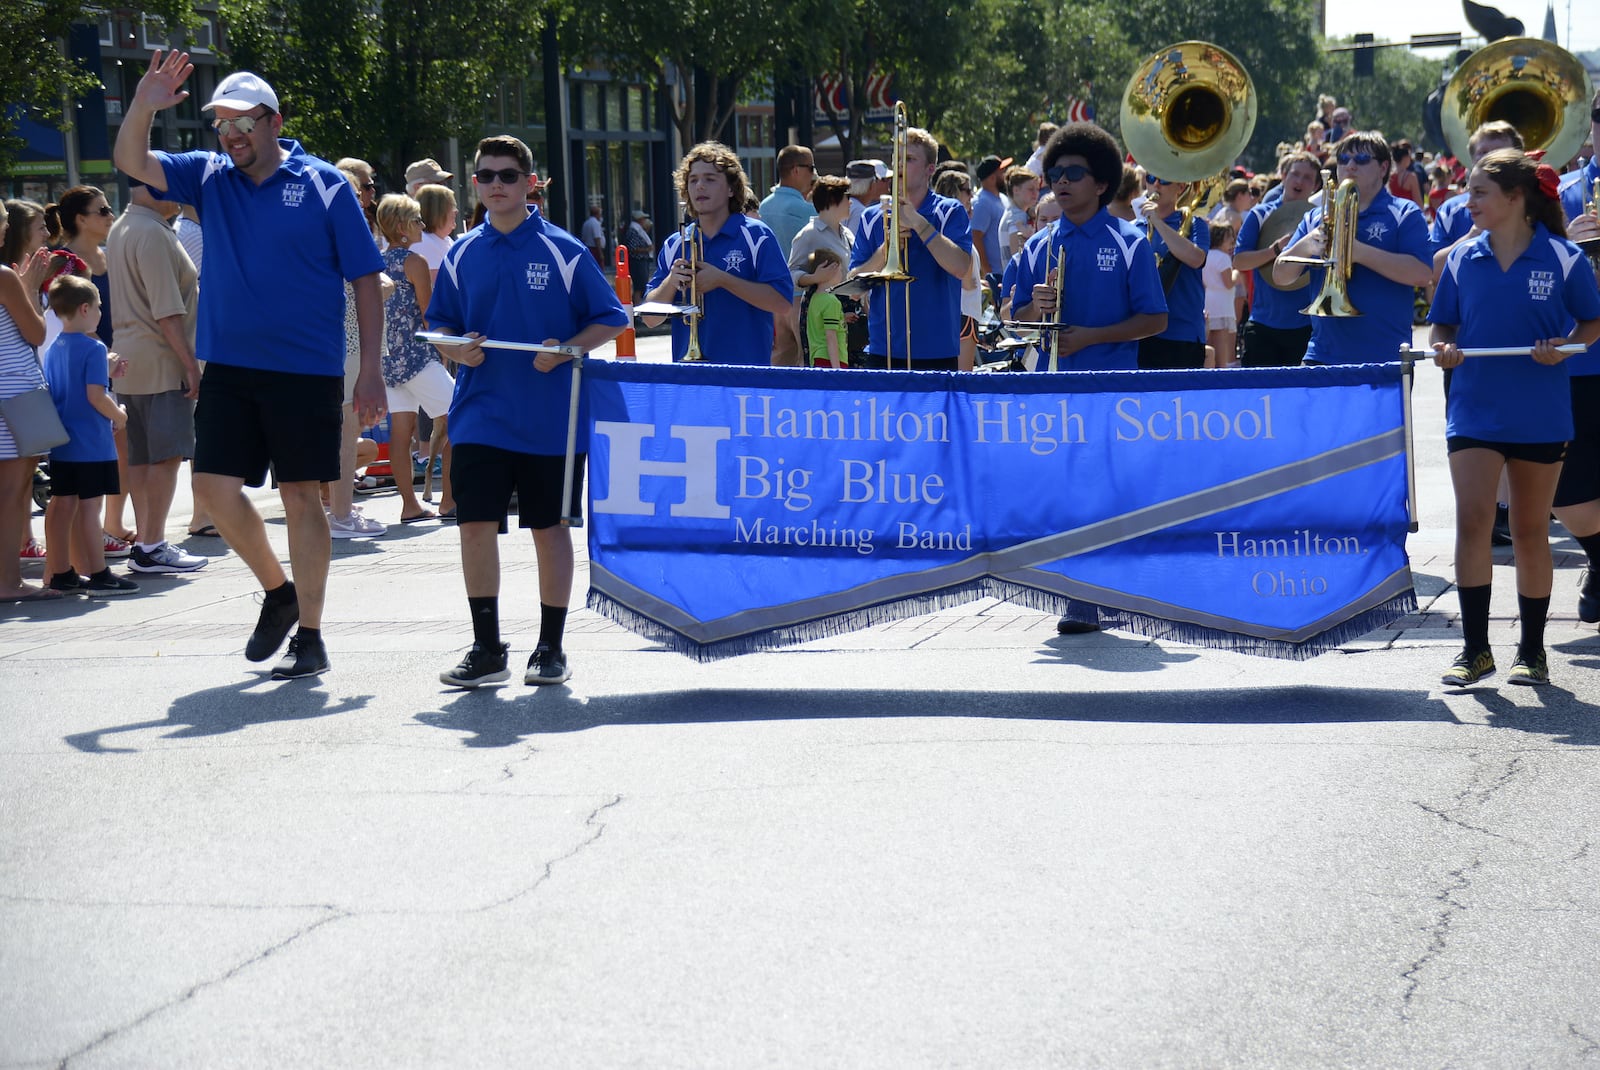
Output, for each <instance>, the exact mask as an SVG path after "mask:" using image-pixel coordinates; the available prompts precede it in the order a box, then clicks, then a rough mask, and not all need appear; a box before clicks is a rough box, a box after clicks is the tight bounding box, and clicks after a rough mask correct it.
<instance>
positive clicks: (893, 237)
mask: <svg viewBox="0 0 1600 1070" xmlns="http://www.w3.org/2000/svg"><path fill="white" fill-rule="evenodd" d="M910 125H911V124H910V122H909V120H908V119H907V116H906V105H905V101H903V100H897V101H895V102H894V143H893V153H892V156H893V162H892V164H891V166H892V167H893V168H894V175H893V176H892V177H891V178H890V179H889V192H888V193H887V194H885V195H884V196H883V197H881V198H879V202H878V203H879V210H880V211H881V212H882V213H883V244H884V248H885V250H886V252H885V256H884V263H883V267H882V268H880V269H879V270H877V271H867V272H862V273H861V274H860V275H858V276H856V277H857V278H859V279H861V280H863V281H865V282H866V283H867V284H868V285H878V284H880V283H881V284H883V345H884V366H885V367H890V366H892V364H893V362H894V318H893V317H892V316H891V315H890V313H891V312H892V310H893V309H892V306H893V302H891V301H890V300H889V285H888V284H890V283H896V282H898V283H900V284H901V289H900V296H901V301H902V303H903V304H904V305H905V347H904V348H905V354H906V370H907V371H910V370H911V284H912V283H913V282H915V281H916V280H915V279H914V278H913V277H912V276H911V275H910V274H909V273H908V272H907V271H906V267H905V249H904V247H903V242H902V241H901V238H900V203H901V201H903V200H904V199H905V173H906V131H907V130H908V129H909V128H910Z"/></svg>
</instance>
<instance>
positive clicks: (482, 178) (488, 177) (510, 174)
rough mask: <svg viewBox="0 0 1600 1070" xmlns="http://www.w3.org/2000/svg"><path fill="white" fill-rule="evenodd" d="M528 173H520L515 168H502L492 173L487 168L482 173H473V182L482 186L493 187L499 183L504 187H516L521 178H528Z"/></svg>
mask: <svg viewBox="0 0 1600 1070" xmlns="http://www.w3.org/2000/svg"><path fill="white" fill-rule="evenodd" d="M527 176H528V172H526V171H519V170H517V169H516V168H515V167H502V168H501V169H500V170H498V171H491V170H489V169H488V168H487V167H485V168H484V169H483V170H481V171H474V172H472V181H474V182H476V183H477V184H478V185H480V186H488V185H492V184H494V183H495V182H497V181H498V182H499V183H500V184H501V185H504V186H511V185H515V184H516V182H517V180H518V179H519V178H526V177H527Z"/></svg>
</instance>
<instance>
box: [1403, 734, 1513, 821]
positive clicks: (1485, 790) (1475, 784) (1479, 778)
mask: <svg viewBox="0 0 1600 1070" xmlns="http://www.w3.org/2000/svg"><path fill="white" fill-rule="evenodd" d="M1481 757H1482V755H1481V752H1479V751H1468V752H1467V754H1466V758H1467V760H1468V761H1470V762H1472V763H1473V769H1472V780H1471V781H1470V782H1469V783H1468V784H1467V786H1466V787H1464V788H1462V789H1461V790H1460V791H1458V792H1456V794H1455V797H1454V798H1453V799H1451V800H1450V805H1449V806H1444V807H1439V806H1430V805H1428V804H1427V803H1425V802H1421V801H1419V800H1412V802H1413V805H1415V806H1416V807H1417V808H1418V809H1419V810H1421V811H1423V812H1424V813H1428V814H1432V815H1433V816H1434V817H1437V818H1438V819H1439V820H1440V821H1443V822H1445V823H1446V824H1448V825H1455V826H1457V827H1458V828H1463V829H1466V830H1467V831H1469V832H1477V833H1481V834H1483V835H1485V836H1489V837H1492V838H1493V839H1496V840H1507V841H1509V842H1513V843H1514V842H1517V841H1515V840H1514V839H1512V838H1511V837H1508V836H1503V835H1501V834H1500V833H1498V832H1495V831H1494V830H1493V829H1489V828H1485V827H1484V826H1482V825H1474V824H1473V823H1472V822H1470V821H1467V820H1464V819H1463V818H1461V817H1458V816H1456V815H1457V814H1458V813H1460V812H1461V811H1462V810H1467V809H1473V810H1478V809H1482V808H1483V807H1484V806H1486V805H1487V804H1488V803H1489V800H1490V799H1492V798H1493V797H1494V796H1495V795H1496V793H1498V792H1499V791H1500V790H1501V789H1502V788H1504V787H1505V786H1506V785H1507V784H1509V783H1511V781H1512V780H1514V779H1516V777H1517V776H1518V775H1519V774H1520V773H1522V772H1523V770H1524V768H1525V767H1524V766H1523V764H1522V757H1521V756H1520V755H1518V756H1516V757H1513V758H1510V759H1509V760H1506V761H1505V762H1504V763H1503V765H1502V767H1501V768H1500V770H1499V772H1498V773H1496V774H1495V775H1494V776H1493V778H1492V779H1489V780H1488V782H1487V783H1484V779H1485V776H1486V774H1487V768H1488V767H1487V766H1486V765H1485V764H1484V763H1483V762H1481V761H1480V758H1481Z"/></svg>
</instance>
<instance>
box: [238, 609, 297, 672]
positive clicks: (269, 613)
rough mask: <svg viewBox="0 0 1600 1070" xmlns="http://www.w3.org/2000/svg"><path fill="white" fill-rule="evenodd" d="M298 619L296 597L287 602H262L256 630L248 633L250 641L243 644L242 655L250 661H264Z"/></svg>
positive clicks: (274, 651) (276, 648)
mask: <svg viewBox="0 0 1600 1070" xmlns="http://www.w3.org/2000/svg"><path fill="white" fill-rule="evenodd" d="M291 593H292V592H291ZM299 619H300V600H299V599H298V598H295V599H291V600H289V601H288V602H270V601H268V602H262V603H261V616H260V617H259V618H257V620H256V630H255V631H254V632H252V633H251V634H250V641H249V642H248V643H246V644H245V645H244V656H245V657H247V658H249V659H250V660H251V661H266V660H267V659H268V658H270V657H272V655H274V654H276V653H277V652H278V648H279V647H280V646H282V645H283V639H284V636H286V635H288V634H289V629H290V628H293V627H294V625H295V622H296V621H298V620H299Z"/></svg>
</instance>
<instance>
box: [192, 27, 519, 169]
mask: <svg viewBox="0 0 1600 1070" xmlns="http://www.w3.org/2000/svg"><path fill="white" fill-rule="evenodd" d="M221 7H222V12H223V15H224V17H225V18H226V20H227V23H228V28H229V40H230V42H231V52H230V54H229V62H230V65H231V66H232V67H233V68H235V69H248V70H254V71H256V72H257V73H259V74H260V75H261V76H262V77H264V78H266V79H267V80H268V81H270V82H272V84H273V87H274V88H275V89H277V90H278V92H279V94H280V96H281V97H282V98H283V99H284V106H285V109H286V115H287V117H288V118H290V119H291V121H292V123H293V125H292V127H291V133H292V134H293V135H294V136H295V137H296V138H298V139H299V140H300V141H301V143H302V144H304V145H305V146H306V148H307V149H308V150H310V151H311V152H314V153H316V154H318V155H321V156H325V157H328V158H330V159H332V158H337V157H340V156H360V157H362V158H364V159H366V160H367V161H369V162H370V163H372V165H373V166H374V167H375V168H376V169H377V171H378V172H379V174H381V175H383V176H384V178H385V179H387V180H388V181H389V182H390V183H391V184H398V183H399V181H400V178H401V176H402V174H403V169H404V167H405V166H406V164H407V163H408V162H410V161H411V160H414V159H416V158H417V157H419V156H422V155H426V154H428V153H433V152H437V151H439V149H438V147H439V146H440V145H442V144H443V143H444V142H445V141H446V140H447V139H449V138H450V137H453V136H454V137H463V138H468V137H471V136H473V135H475V134H476V133H477V132H478V131H480V130H481V129H482V126H483V117H484V108H483V102H484V100H485V99H486V98H487V97H488V95H489V93H490V91H491V90H492V89H493V88H494V87H495V86H496V85H497V84H498V83H499V82H500V81H501V80H502V72H506V71H518V72H520V71H524V70H526V69H527V68H528V67H530V66H531V65H532V56H533V55H534V50H535V45H536V42H537V38H538V33H539V28H540V26H541V25H542V18H543V9H541V8H537V7H531V6H529V5H527V4H525V3H521V2H519V0H385V2H384V3H382V4H381V5H379V4H373V3H371V2H370V0H222V4H221Z"/></svg>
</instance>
